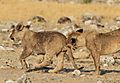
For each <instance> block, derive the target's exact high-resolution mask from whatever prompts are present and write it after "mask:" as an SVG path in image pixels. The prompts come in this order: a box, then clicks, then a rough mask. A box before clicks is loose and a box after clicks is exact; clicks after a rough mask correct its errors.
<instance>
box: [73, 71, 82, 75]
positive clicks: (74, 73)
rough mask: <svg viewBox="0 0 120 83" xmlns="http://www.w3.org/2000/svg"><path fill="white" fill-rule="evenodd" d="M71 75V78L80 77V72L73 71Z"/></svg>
mask: <svg viewBox="0 0 120 83" xmlns="http://www.w3.org/2000/svg"><path fill="white" fill-rule="evenodd" d="M72 75H73V76H80V75H81V72H80V70H74V71H73V72H72Z"/></svg>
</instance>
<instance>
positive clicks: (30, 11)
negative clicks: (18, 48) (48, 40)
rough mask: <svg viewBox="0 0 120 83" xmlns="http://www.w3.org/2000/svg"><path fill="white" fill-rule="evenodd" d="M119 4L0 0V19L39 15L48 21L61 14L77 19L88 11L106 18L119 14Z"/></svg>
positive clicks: (21, 19) (22, 19)
mask: <svg viewBox="0 0 120 83" xmlns="http://www.w3.org/2000/svg"><path fill="white" fill-rule="evenodd" d="M119 10H120V7H119V5H105V4H70V3H66V4H60V3H55V2H49V3H47V2H35V1H30V0H23V1H22V0H21V1H19V0H1V1H0V21H9V20H15V21H16V20H18V21H25V20H28V19H29V18H31V17H33V16H36V15H40V16H43V17H45V18H46V19H47V20H48V21H55V20H57V19H58V18H59V17H61V16H73V17H75V18H76V19H77V20H79V19H80V17H81V15H82V14H84V13H86V12H90V13H94V14H96V15H102V16H104V17H106V18H107V19H108V20H111V19H113V18H114V17H116V16H120V11H119Z"/></svg>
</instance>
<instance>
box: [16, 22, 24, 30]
mask: <svg viewBox="0 0 120 83" xmlns="http://www.w3.org/2000/svg"><path fill="white" fill-rule="evenodd" d="M23 28H24V27H23V23H18V24H17V25H16V30H17V31H22V30H23Z"/></svg>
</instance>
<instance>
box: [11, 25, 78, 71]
mask: <svg viewBox="0 0 120 83" xmlns="http://www.w3.org/2000/svg"><path fill="white" fill-rule="evenodd" d="M17 29H18V30H17ZM10 38H11V39H12V40H14V41H15V40H16V39H19V40H22V46H23V52H22V54H21V56H20V62H21V65H22V67H23V68H25V69H26V68H28V66H27V64H26V62H25V58H27V57H28V56H30V55H31V54H32V53H34V52H35V53H37V54H43V55H45V58H44V61H43V62H42V63H40V64H39V65H37V67H44V66H47V65H49V64H50V63H51V60H52V58H53V57H54V55H56V56H58V60H59V61H58V63H57V66H56V68H55V69H54V70H50V71H49V72H58V71H60V70H61V69H62V68H63V60H64V58H63V57H64V55H65V53H67V54H68V56H69V58H70V60H71V61H72V64H73V66H74V67H75V68H77V66H76V64H75V62H74V59H73V56H72V52H71V47H70V45H68V44H67V39H66V37H65V36H64V35H63V34H61V33H59V32H54V31H44V32H33V31H30V30H29V28H28V26H24V25H23V24H22V23H19V24H18V25H17V26H16V27H15V28H14V29H13V31H12V34H11V35H10Z"/></svg>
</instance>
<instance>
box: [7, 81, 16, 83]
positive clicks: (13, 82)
mask: <svg viewBox="0 0 120 83" xmlns="http://www.w3.org/2000/svg"><path fill="white" fill-rule="evenodd" d="M5 83H17V82H15V81H13V80H6V81H5Z"/></svg>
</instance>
